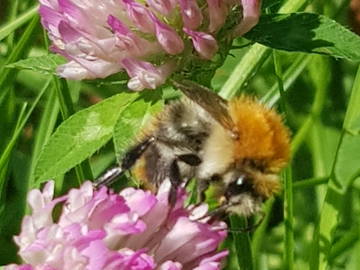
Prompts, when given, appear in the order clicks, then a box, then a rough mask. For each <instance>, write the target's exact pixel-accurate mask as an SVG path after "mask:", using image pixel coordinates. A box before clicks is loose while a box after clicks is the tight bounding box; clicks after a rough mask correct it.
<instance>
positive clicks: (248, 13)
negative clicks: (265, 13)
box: [234, 0, 261, 36]
mask: <svg viewBox="0 0 360 270" xmlns="http://www.w3.org/2000/svg"><path fill="white" fill-rule="evenodd" d="M241 5H242V7H243V19H242V21H241V22H240V24H239V25H238V26H237V27H236V28H235V30H234V35H235V36H242V35H243V34H245V33H247V32H248V31H249V30H250V29H251V28H253V27H254V26H255V25H256V24H257V23H258V21H259V17H260V7H261V2H260V0H241Z"/></svg>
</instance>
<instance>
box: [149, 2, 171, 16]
mask: <svg viewBox="0 0 360 270" xmlns="http://www.w3.org/2000/svg"><path fill="white" fill-rule="evenodd" d="M147 3H148V4H149V6H150V7H151V8H153V9H154V10H156V11H157V12H159V13H161V14H163V15H169V14H170V12H171V11H172V10H173V9H174V8H175V6H176V2H175V1H174V0H147Z"/></svg>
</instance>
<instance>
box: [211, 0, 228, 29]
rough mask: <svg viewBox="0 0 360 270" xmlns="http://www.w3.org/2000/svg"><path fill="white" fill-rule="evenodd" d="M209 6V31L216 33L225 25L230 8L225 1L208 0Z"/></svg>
mask: <svg viewBox="0 0 360 270" xmlns="http://www.w3.org/2000/svg"><path fill="white" fill-rule="evenodd" d="M207 4H208V11H209V19H210V24H209V31H210V32H211V33H214V32H216V31H217V30H219V29H220V28H221V27H222V26H223V25H224V23H225V20H226V16H227V15H228V13H229V7H228V5H227V3H226V2H225V1H223V0H207Z"/></svg>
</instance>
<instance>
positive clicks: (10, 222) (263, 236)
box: [0, 0, 360, 270]
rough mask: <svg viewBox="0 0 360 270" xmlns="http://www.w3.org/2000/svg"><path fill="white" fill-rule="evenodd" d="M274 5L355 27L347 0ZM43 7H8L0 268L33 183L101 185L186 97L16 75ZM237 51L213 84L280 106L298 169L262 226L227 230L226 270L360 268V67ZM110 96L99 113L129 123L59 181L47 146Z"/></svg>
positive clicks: (1, 77) (34, 47)
mask: <svg viewBox="0 0 360 270" xmlns="http://www.w3.org/2000/svg"><path fill="white" fill-rule="evenodd" d="M263 2H264V3H263V4H266V5H269V3H270V2H271V1H270V0H268V1H263ZM273 2H274V3H273V5H277V8H279V10H280V11H281V12H285V13H287V12H295V11H301V10H306V11H309V12H316V13H320V14H325V15H327V16H328V17H331V18H333V19H334V20H336V21H338V22H340V23H341V24H342V25H347V27H349V28H350V27H351V26H349V12H348V11H349V9H348V5H349V1H346V0H328V1H321V0H314V1H305V0H303V1H302V0H292V1H273ZM36 4H37V3H36V2H35V1H25V0H24V1H18V0H12V1H10V0H1V3H0V5H1V9H0V18H1V20H0V136H1V137H0V138H1V139H0V265H1V264H7V263H11V262H18V258H17V256H16V246H15V245H14V243H13V241H12V236H13V235H15V234H17V233H18V232H19V229H20V222H21V219H22V217H23V215H24V213H26V211H27V208H26V204H25V198H26V193H27V192H28V190H29V189H31V188H33V187H38V186H39V184H40V182H39V181H37V178H41V177H43V178H46V177H45V176H46V175H47V173H49V174H51V173H52V174H54V175H56V186H57V192H58V193H59V194H60V193H62V192H64V191H66V190H68V189H69V187H72V186H78V185H79V183H80V182H81V181H83V179H93V178H94V177H96V176H98V175H99V174H101V172H103V171H104V170H105V169H106V168H107V167H109V166H110V165H111V164H113V163H114V162H115V155H116V156H121V154H122V153H123V151H124V149H126V146H128V145H129V144H130V143H131V138H133V136H134V134H136V132H137V128H136V127H139V126H141V125H143V124H144V123H146V121H147V119H148V118H149V117H151V114H153V113H154V112H156V111H159V110H160V109H161V108H162V106H163V104H164V102H170V101H171V100H172V99H175V98H178V97H179V93H177V92H175V91H174V90H172V89H171V88H169V89H167V88H166V89H163V90H162V91H158V92H156V91H153V92H144V93H141V94H128V93H125V92H124V91H123V90H122V89H125V86H124V85H125V84H126V82H125V81H122V80H118V81H117V83H103V82H96V83H94V82H73V81H72V82H70V81H69V82H66V81H64V80H61V79H58V78H57V77H56V76H53V75H49V74H42V73H40V72H38V71H32V70H29V69H22V68H9V64H11V63H14V62H17V61H19V60H20V59H26V58H27V57H29V56H41V55H45V54H47V47H48V44H47V41H46V38H45V34H44V32H43V30H42V27H41V25H40V24H39V18H38V16H37V13H36V9H37V7H36ZM295 31H296V30H295ZM238 42H239V44H243V43H244V41H243V40H240V41H238ZM231 53H232V55H231V56H229V57H228V58H227V59H226V61H225V63H224V65H223V66H222V67H221V68H219V69H218V70H217V72H216V74H215V76H214V78H213V80H212V86H213V88H214V89H216V90H218V91H219V94H220V95H222V96H223V97H226V98H230V97H232V96H234V95H238V94H240V92H245V93H249V94H255V95H257V96H258V97H259V98H260V99H262V100H264V101H265V102H267V103H268V104H270V105H273V106H276V107H277V108H278V110H279V111H281V112H282V113H283V115H284V118H285V119H286V122H287V124H288V125H289V127H290V128H291V130H292V145H291V148H292V162H291V164H290V165H289V167H288V168H287V169H286V170H284V172H283V175H282V180H283V191H282V193H281V194H279V195H278V196H276V197H275V198H272V199H270V200H268V201H267V202H266V204H265V205H264V211H265V212H266V217H265V219H264V221H263V222H262V223H261V225H260V226H259V227H258V228H257V229H256V230H255V231H253V232H251V233H230V235H229V237H228V239H227V241H226V242H225V243H224V245H225V246H227V248H229V249H230V250H231V251H232V252H231V255H230V257H229V261H228V264H227V266H226V269H349V270H352V269H354V270H355V269H356V270H357V269H360V256H359V254H360V241H359V218H358V217H359V214H360V200H359V198H360V196H359V195H360V182H359V181H358V177H359V173H360V72H359V71H357V70H358V64H357V63H356V62H353V61H349V60H341V59H337V58H332V57H329V56H322V55H317V54H307V53H298V52H291V53H290V52H285V51H280V50H273V49H270V48H268V47H265V46H262V45H259V44H253V45H250V46H246V47H244V48H241V49H236V50H232V51H231ZM47 60H48V59H47ZM40 64H41V63H40V62H39V65H40ZM46 64H48V63H46ZM239 74H241V76H240V75H239ZM120 92H121V94H118V93H120ZM109 97H112V98H111V99H110V100H109V99H107V98H109ZM105 99H106V103H105V105H96V106H97V107H96V108H95V110H99V111H101V112H102V113H104V115H114V114H115V115H116V116H121V117H120V118H110V119H108V122H107V123H106V124H108V125H109V126H111V125H114V123H115V122H116V121H117V123H116V126H115V129H114V131H111V132H108V131H107V130H105V129H104V131H103V137H101V139H99V140H98V141H96V142H94V145H93V148H92V149H95V148H97V147H98V148H100V146H102V147H101V148H100V150H97V151H93V150H88V149H85V148H84V149H82V148H81V149H77V151H75V152H74V153H73V155H74V157H73V159H72V163H75V164H77V163H79V165H77V166H75V167H74V168H73V169H71V170H70V171H69V172H67V173H66V174H64V173H60V172H61V170H60V169H59V167H54V166H53V164H52V158H53V156H56V155H59V153H61V151H63V149H62V145H63V143H66V142H61V143H59V144H57V145H56V144H55V145H53V146H52V148H50V150H51V151H50V150H48V152H47V155H44V154H42V151H43V149H44V145H46V143H47V142H49V140H50V138H51V135H52V134H53V133H54V131H55V130H56V128H57V127H58V126H59V125H60V124H61V123H62V122H63V121H64V119H67V118H69V117H70V116H71V115H72V114H74V113H75V112H80V111H81V113H80V114H79V113H78V114H77V115H78V117H77V118H76V119H75V120H73V122H71V121H69V122H71V123H70V124H71V125H70V124H69V125H68V126H67V128H68V129H64V130H63V131H64V132H67V131H68V130H69V127H70V126H71V127H72V128H73V129H74V130H76V128H77V125H80V123H83V122H82V121H85V120H86V119H87V116H88V114H87V113H88V111H87V110H85V109H86V108H93V107H91V106H93V105H94V104H98V102H99V101H101V100H105ZM135 99H136V102H133V103H131V102H132V101H134V100H135ZM149 100H150V102H149ZM130 103H131V105H128V104H130ZM110 105H112V106H110ZM125 105H128V106H127V107H125ZM104 111H105V112H104ZM72 119H74V118H72ZM118 119H120V120H118ZM125 127H126V128H125ZM59 133H61V130H60V131H59ZM111 138H113V140H110V139H111ZM48 149H49V148H48ZM88 156H90V158H88V159H86V157H88ZM39 160H40V161H42V162H40V163H42V167H40V168H39V165H37V164H38V163H39ZM83 160H84V161H83ZM46 161H48V163H46ZM61 166H63V167H64V166H65V165H61ZM61 166H60V167H61ZM69 166H70V165H69ZM48 168H51V169H49V170H48ZM50 170H52V171H51V173H50V172H49V171H50ZM40 176H41V177H40ZM255 219H256V218H255ZM248 222H254V221H253V220H243V219H241V218H240V217H231V218H230V220H229V224H231V226H232V228H233V229H234V230H236V228H239V227H242V226H245V224H247V223H248Z"/></svg>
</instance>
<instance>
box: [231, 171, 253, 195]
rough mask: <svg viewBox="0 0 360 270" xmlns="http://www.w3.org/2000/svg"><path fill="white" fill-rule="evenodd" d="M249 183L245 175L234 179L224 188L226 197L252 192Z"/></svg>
mask: <svg viewBox="0 0 360 270" xmlns="http://www.w3.org/2000/svg"><path fill="white" fill-rule="evenodd" d="M252 190H253V187H252V185H251V181H250V180H249V179H247V178H246V176H245V175H241V176H239V177H238V178H235V179H234V180H233V181H232V182H231V183H230V184H229V185H228V186H227V188H226V195H225V196H226V197H228V198H229V197H231V196H234V195H238V194H241V193H244V192H252Z"/></svg>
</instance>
